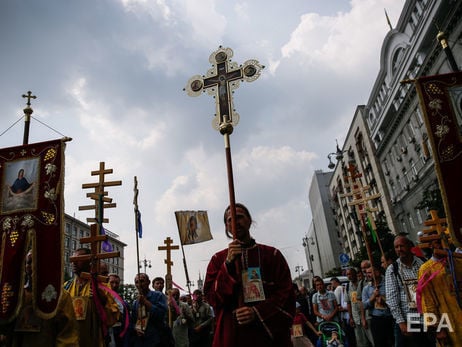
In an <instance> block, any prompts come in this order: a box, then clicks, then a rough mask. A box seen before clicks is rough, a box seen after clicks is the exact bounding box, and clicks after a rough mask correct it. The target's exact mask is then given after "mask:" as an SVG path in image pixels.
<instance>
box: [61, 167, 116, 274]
mask: <svg viewBox="0 0 462 347" xmlns="http://www.w3.org/2000/svg"><path fill="white" fill-rule="evenodd" d="M112 173H113V170H112V169H106V168H105V163H104V162H100V163H99V170H97V171H92V172H91V175H92V176H99V180H98V182H97V183H84V184H82V189H87V188H94V189H95V191H94V192H93V193H87V197H88V198H90V199H92V200H94V201H95V204H94V205H85V206H79V211H83V210H95V217H93V218H87V222H89V223H91V222H93V223H96V224H92V225H91V226H90V233H91V236H90V237H83V238H81V239H80V243H81V244H84V243H89V244H90V250H91V253H90V254H86V255H78V256H73V257H70V261H71V262H75V261H79V260H90V266H91V274H89V273H82V274H81V275H80V277H83V278H90V277H91V275H92V274H98V273H99V270H100V260H101V259H108V258H116V257H119V256H120V252H106V253H100V252H101V242H103V241H106V240H107V239H108V236H107V235H102V233H101V231H102V228H103V223H108V222H109V219H108V218H104V209H105V208H112V207H116V206H117V205H116V204H115V203H112V198H109V197H108V192H107V191H105V190H104V189H105V187H111V186H120V185H122V181H109V182H106V181H105V175H106V174H112ZM98 281H100V282H101V281H104V282H105V281H107V277H106V276H99V275H98Z"/></svg>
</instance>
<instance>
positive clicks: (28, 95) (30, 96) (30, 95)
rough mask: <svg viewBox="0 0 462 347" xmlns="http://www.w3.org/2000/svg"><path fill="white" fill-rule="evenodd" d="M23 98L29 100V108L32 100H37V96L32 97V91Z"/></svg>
mask: <svg viewBox="0 0 462 347" xmlns="http://www.w3.org/2000/svg"><path fill="white" fill-rule="evenodd" d="M22 97H23V98H27V106H30V99H37V97H36V96H35V95H32V92H31V91H30V90H29V91H28V92H27V94H23V95H22Z"/></svg>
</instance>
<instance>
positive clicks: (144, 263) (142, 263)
mask: <svg viewBox="0 0 462 347" xmlns="http://www.w3.org/2000/svg"><path fill="white" fill-rule="evenodd" d="M143 266H144V273H146V268H151V267H152V265H151V261H150V260H147V259H146V257H145V258H144V259H143V260H141V261H140V263H139V264H138V268H140V269H141V268H142V267H143Z"/></svg>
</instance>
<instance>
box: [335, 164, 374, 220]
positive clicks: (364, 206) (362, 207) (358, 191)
mask: <svg viewBox="0 0 462 347" xmlns="http://www.w3.org/2000/svg"><path fill="white" fill-rule="evenodd" d="M348 171H349V172H350V175H349V176H347V177H345V179H346V180H347V182H346V184H345V187H347V188H348V187H350V188H351V190H350V192H349V193H345V194H340V196H341V197H351V198H352V200H351V201H350V202H348V206H355V207H356V211H357V213H358V217H359V218H360V219H361V218H364V216H367V217H372V215H371V212H376V211H378V208H376V207H369V206H368V204H369V201H371V200H374V199H378V198H380V197H381V196H382V194H380V193H377V194H372V195H367V194H366V193H367V192H368V191H369V190H370V188H371V187H370V186H369V185H365V186H363V185H362V183H361V180H360V178H361V177H362V174H361V173H360V172H358V170H357V168H356V166H355V165H353V164H350V165H349V167H348Z"/></svg>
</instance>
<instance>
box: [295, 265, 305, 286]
mask: <svg viewBox="0 0 462 347" xmlns="http://www.w3.org/2000/svg"><path fill="white" fill-rule="evenodd" d="M295 272H296V273H298V281H299V282H300V283H302V276H301V272H303V266H301V265H297V266H296V267H295Z"/></svg>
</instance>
